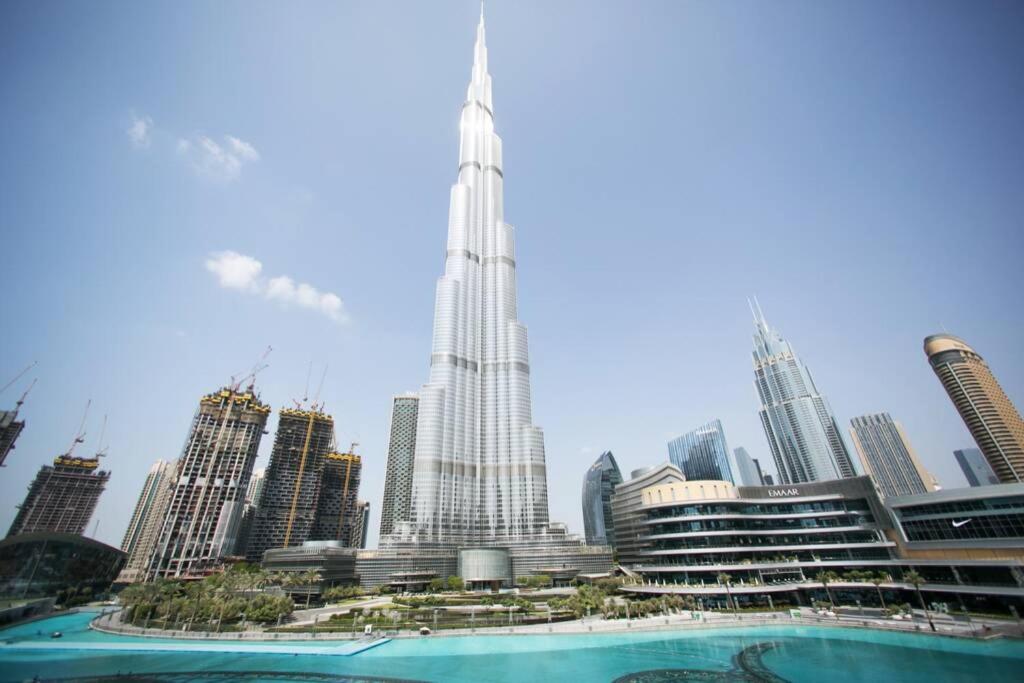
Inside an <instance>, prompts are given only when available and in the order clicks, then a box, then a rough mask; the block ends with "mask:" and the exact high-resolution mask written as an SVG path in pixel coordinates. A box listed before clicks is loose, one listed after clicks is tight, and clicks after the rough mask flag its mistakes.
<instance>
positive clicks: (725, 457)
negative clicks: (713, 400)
mask: <svg viewBox="0 0 1024 683" xmlns="http://www.w3.org/2000/svg"><path fill="white" fill-rule="evenodd" d="M668 457H669V461H670V462H671V463H672V464H673V465H675V466H676V467H678V468H679V470H680V471H681V472H682V473H683V475H684V476H685V477H686V478H687V479H689V480H691V481H693V480H697V479H712V480H716V481H728V482H734V480H733V473H732V467H731V466H730V465H729V445H728V444H727V443H726V442H725V430H723V429H722V423H721V421H720V420H712V421H711V422H708V423H707V424H706V425H701V426H700V427H698V428H697V429H695V430H693V431H692V432H689V433H687V434H683V435H682V436H680V437H676V438H675V439H672V440H671V441H669V442H668Z"/></svg>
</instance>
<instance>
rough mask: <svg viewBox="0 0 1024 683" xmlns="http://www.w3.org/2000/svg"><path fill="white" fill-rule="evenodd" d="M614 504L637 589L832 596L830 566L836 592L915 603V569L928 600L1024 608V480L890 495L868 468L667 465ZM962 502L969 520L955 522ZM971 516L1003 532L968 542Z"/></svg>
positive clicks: (620, 545)
mask: <svg viewBox="0 0 1024 683" xmlns="http://www.w3.org/2000/svg"><path fill="white" fill-rule="evenodd" d="M1011 488H1012V489H1014V490H1013V491H1010V490H1008V489H1011ZM1018 488H1019V489H1020V490H1017V489H1018ZM1004 489H1006V490H1004ZM932 506H936V507H935V509H932ZM965 506H966V507H965ZM612 509H613V518H614V523H615V531H616V550H617V551H618V555H619V563H620V565H621V566H622V567H623V569H624V571H626V572H627V573H630V574H632V575H634V576H635V577H637V578H638V580H639V581H638V583H637V585H632V586H627V587H626V590H628V591H631V592H635V593H646V594H665V593H677V594H684V595H692V596H693V597H694V598H695V599H698V600H701V601H702V602H704V603H705V604H712V605H715V604H719V605H723V606H724V604H725V601H726V595H727V593H728V594H731V595H732V597H733V598H735V599H736V601H737V602H738V603H739V604H740V605H782V604H790V605H800V604H811V602H812V601H813V600H826V599H827V594H826V590H825V587H824V586H823V584H822V582H821V580H820V577H821V576H822V575H825V576H829V574H828V573H829V572H832V573H834V574H835V576H833V577H832V580H831V581H830V582H829V587H828V588H829V590H830V591H831V593H832V596H833V597H834V598H835V599H836V600H837V601H840V602H844V603H847V604H853V603H854V602H857V601H862V602H863V604H865V605H871V604H876V605H877V604H879V602H880V600H879V598H878V594H879V591H881V592H882V594H883V595H884V598H885V600H886V601H887V602H910V601H911V600H912V599H913V590H914V586H913V585H912V584H910V583H908V581H907V580H906V579H907V576H908V575H910V576H911V577H912V576H913V575H911V574H910V572H911V571H913V572H916V573H917V574H918V575H919V576H920V577H921V579H922V581H921V582H920V587H921V590H922V592H923V594H924V596H925V599H926V600H927V601H929V602H945V603H947V604H949V605H950V606H951V607H952V608H955V609H959V608H960V607H962V606H964V605H966V606H968V607H970V608H972V609H977V610H986V611H1000V612H1005V611H1007V610H1008V608H1009V606H1010V605H1015V606H1016V607H1018V608H1019V609H1021V611H1022V612H1024V485H1019V484H1013V485H1005V486H990V487H981V488H976V489H969V490H964V491H960V492H950V491H946V492H941V493H939V494H925V495H921V496H908V497H906V498H905V499H901V498H893V499H887V500H886V501H885V503H883V501H882V499H881V498H880V497H879V495H878V493H877V491H876V489H875V487H874V485H873V483H872V481H871V479H870V477H866V476H864V477H854V478H848V479H839V480H835V481H827V482H815V483H808V484H793V485H785V486H741V487H735V486H733V485H732V484H731V483H729V482H725V481H686V480H685V479H684V477H683V475H682V473H681V472H680V471H679V470H678V469H676V468H675V467H673V466H672V465H669V464H665V465H661V466H659V467H656V468H651V469H649V470H643V471H638V472H636V473H634V477H633V478H632V479H630V480H629V481H626V482H624V483H622V484H620V485H619V486H618V487H616V491H615V496H614V498H613V502H612ZM967 509H969V510H970V514H971V515H973V516H972V517H971V519H972V520H973V521H972V522H968V523H965V524H960V522H962V521H963V519H964V518H967V517H966V513H965V512H964V510H967ZM950 516H952V517H955V519H947V518H948V517H950ZM985 517H992V518H993V519H996V518H998V523H997V522H996V521H991V522H987V521H985V520H984V519H983V518H985ZM1007 518H1010V519H1013V520H1016V522H1015V523H1009V522H1006V521H1005V520H1006V519H1007ZM936 520H938V521H936ZM953 522H956V523H957V524H960V526H954V524H953ZM923 523H924V527H922V524H923ZM970 524H974V525H975V527H974V529H976V530H981V529H982V528H984V529H996V531H990V532H989V535H988V536H985V537H983V538H977V537H972V538H970V539H967V538H964V534H966V533H967V532H966V531H965V532H960V531H959V530H960V529H963V528H966V527H967V526H969V525H970ZM1018 525H1020V526H1018ZM918 527H922V528H925V527H926V528H928V529H929V530H930V533H931V534H932V536H929V537H928V539H929V540H927V541H922V540H920V538H919V536H920V534H919V533H918V532H917V531H915V530H916V529H917V528H918ZM946 527H948V528H949V530H950V531H947V530H946ZM908 533H910V534H911V536H912V538H913V539H914V540H910V539H908V537H907V534H908ZM974 533H975V534H977V533H978V531H975V532H974ZM914 534H917V535H916V536H915V535H914ZM997 536H998V537H997ZM965 542H966V546H969V547H965ZM922 543H925V544H928V547H927V548H921V547H919V546H920V545H921V544H922ZM722 575H728V577H729V578H728V579H726V578H725V577H723V576H722ZM720 578H721V580H720ZM876 583H877V584H878V585H877V586H876V585H875V584H876ZM726 584H728V585H726ZM913 602H914V603H915V604H916V602H917V601H916V599H913Z"/></svg>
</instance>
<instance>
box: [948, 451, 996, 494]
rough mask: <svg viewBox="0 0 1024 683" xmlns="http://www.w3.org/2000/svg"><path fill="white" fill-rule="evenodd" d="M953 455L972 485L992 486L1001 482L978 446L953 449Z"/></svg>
mask: <svg viewBox="0 0 1024 683" xmlns="http://www.w3.org/2000/svg"><path fill="white" fill-rule="evenodd" d="M953 457H954V458H956V462H957V464H958V465H960V469H961V470H963V473H964V477H966V478H967V483H968V485H970V486H992V485H993V484H998V483H999V477H997V476H996V473H995V472H993V471H992V466H991V465H989V464H988V460H986V459H985V456H984V455H983V454H982V452H981V451H979V450H978V449H977V448H964V449H962V450H956V451H953Z"/></svg>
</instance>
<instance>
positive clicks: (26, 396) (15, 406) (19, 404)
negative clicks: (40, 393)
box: [14, 377, 39, 412]
mask: <svg viewBox="0 0 1024 683" xmlns="http://www.w3.org/2000/svg"><path fill="white" fill-rule="evenodd" d="M38 381H39V378H38V377H37V378H35V379H33V380H32V384H29V385H28V389H26V390H25V393H24V394H22V395H21V398H19V399H18V402H17V403H15V404H14V412H18V409H19V408H21V406H22V405H23V404H24V403H25V399H26V398H28V392H30V391H32V387H34V386H35V385H36V382H38Z"/></svg>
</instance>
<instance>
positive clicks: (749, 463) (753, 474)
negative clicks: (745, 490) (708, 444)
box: [732, 446, 764, 486]
mask: <svg viewBox="0 0 1024 683" xmlns="http://www.w3.org/2000/svg"><path fill="white" fill-rule="evenodd" d="M732 454H733V456H734V457H735V459H736V469H737V470H739V471H738V472H737V473H736V474H737V476H739V478H740V481H738V482H735V483H736V484H737V485H738V486H764V476H763V475H762V474H761V465H760V463H758V462H757V460H755V459H754V458H751V457H750V454H749V453H747V449H746V448H744V447H743V446H740V447H739V448H735V449H733V451H732Z"/></svg>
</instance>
